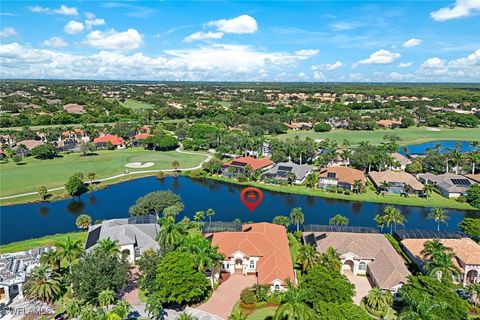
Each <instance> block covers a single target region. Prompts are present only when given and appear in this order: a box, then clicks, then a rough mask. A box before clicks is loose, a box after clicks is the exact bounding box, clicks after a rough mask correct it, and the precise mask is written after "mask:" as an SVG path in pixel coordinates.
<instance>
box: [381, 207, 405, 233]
mask: <svg viewBox="0 0 480 320" xmlns="http://www.w3.org/2000/svg"><path fill="white" fill-rule="evenodd" d="M373 220H374V221H375V222H376V223H377V225H378V227H379V228H381V229H383V228H384V227H385V226H386V227H387V228H390V234H392V233H393V230H397V226H398V225H402V226H403V225H405V221H406V220H405V216H404V215H403V214H402V213H401V212H400V210H398V209H397V208H395V207H393V206H386V207H385V210H384V211H383V213H382V214H377V215H376V216H375V218H373Z"/></svg>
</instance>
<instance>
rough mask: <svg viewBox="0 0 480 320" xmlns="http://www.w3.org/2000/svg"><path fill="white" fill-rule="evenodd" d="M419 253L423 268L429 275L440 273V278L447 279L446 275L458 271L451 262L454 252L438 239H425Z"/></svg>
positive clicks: (454, 273)
mask: <svg viewBox="0 0 480 320" xmlns="http://www.w3.org/2000/svg"><path fill="white" fill-rule="evenodd" d="M421 254H422V255H423V257H424V260H425V265H424V268H425V270H426V271H427V272H428V273H429V274H430V275H434V276H435V275H438V274H439V273H440V274H441V278H442V279H448V277H447V276H448V275H456V274H458V273H459V271H458V269H457V267H455V265H454V264H453V259H454V258H455V253H454V252H453V250H452V249H451V248H448V247H445V246H444V245H443V244H442V242H441V241H440V240H439V239H433V240H431V241H426V242H425V244H424V248H423V250H422V252H421Z"/></svg>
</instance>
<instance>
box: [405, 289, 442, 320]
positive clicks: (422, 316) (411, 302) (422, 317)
mask: <svg viewBox="0 0 480 320" xmlns="http://www.w3.org/2000/svg"><path fill="white" fill-rule="evenodd" d="M429 296H430V295H429V294H428V293H425V294H424V295H423V297H422V298H420V299H419V298H418V297H417V296H415V297H413V296H411V295H410V294H404V295H402V299H403V301H405V305H406V307H405V308H404V309H403V310H402V312H401V313H400V314H399V315H398V317H397V319H398V320H436V319H438V318H437V317H436V316H435V315H436V314H437V312H434V310H441V309H443V308H446V304H445V303H443V302H442V303H438V302H434V301H432V300H431V299H429Z"/></svg>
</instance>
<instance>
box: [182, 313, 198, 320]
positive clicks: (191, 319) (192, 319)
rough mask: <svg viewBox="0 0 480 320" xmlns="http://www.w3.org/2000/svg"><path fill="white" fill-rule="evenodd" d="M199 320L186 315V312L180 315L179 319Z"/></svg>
mask: <svg viewBox="0 0 480 320" xmlns="http://www.w3.org/2000/svg"><path fill="white" fill-rule="evenodd" d="M197 319H198V318H196V317H194V316H192V315H190V314H188V313H186V312H182V313H180V315H179V317H178V318H177V320H197Z"/></svg>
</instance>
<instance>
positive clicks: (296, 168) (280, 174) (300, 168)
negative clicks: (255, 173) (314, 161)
mask: <svg viewBox="0 0 480 320" xmlns="http://www.w3.org/2000/svg"><path fill="white" fill-rule="evenodd" d="M312 170H313V167H312V166H310V165H308V164H296V163H294V162H291V161H290V162H279V163H277V164H275V165H274V166H273V167H272V168H271V169H269V170H267V171H266V172H265V173H264V174H263V176H266V177H271V178H284V179H286V178H287V175H288V172H293V173H294V174H295V179H297V180H303V178H305V176H306V175H307V173H308V172H310V171H312Z"/></svg>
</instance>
